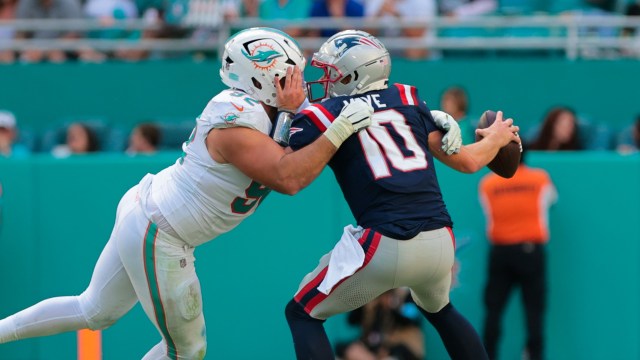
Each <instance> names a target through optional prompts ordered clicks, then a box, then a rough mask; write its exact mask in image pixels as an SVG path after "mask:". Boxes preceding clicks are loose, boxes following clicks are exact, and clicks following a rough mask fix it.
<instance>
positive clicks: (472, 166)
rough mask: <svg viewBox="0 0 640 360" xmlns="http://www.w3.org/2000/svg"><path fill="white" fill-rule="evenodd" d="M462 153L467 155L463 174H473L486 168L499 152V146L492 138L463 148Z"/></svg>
mask: <svg viewBox="0 0 640 360" xmlns="http://www.w3.org/2000/svg"><path fill="white" fill-rule="evenodd" d="M463 149H464V152H465V153H466V154H467V155H468V156H466V161H465V170H467V171H464V172H468V173H474V172H477V171H479V170H480V169H482V168H483V167H485V166H487V164H489V163H490V162H491V160H493V158H495V157H496V155H497V154H498V151H499V150H500V145H499V143H498V142H497V141H496V139H494V138H493V137H492V136H489V137H486V138H484V139H482V140H481V141H478V142H475V143H473V144H469V145H466V146H463Z"/></svg>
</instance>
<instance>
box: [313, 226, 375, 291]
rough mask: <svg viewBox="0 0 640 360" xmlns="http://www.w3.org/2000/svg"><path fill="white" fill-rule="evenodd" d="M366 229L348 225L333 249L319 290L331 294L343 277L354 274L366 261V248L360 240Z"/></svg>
mask: <svg viewBox="0 0 640 360" xmlns="http://www.w3.org/2000/svg"><path fill="white" fill-rule="evenodd" d="M363 232H364V229H362V227H360V226H358V227H353V226H351V225H347V226H345V227H344V232H343V233H342V237H341V238H340V241H338V243H337V244H336V246H334V247H333V250H332V251H331V259H330V260H329V268H328V269H327V274H326V275H325V277H324V280H322V282H321V283H320V285H318V291H320V292H321V293H323V294H325V295H329V293H330V292H331V290H332V289H333V287H334V286H335V285H336V284H337V283H339V282H340V281H341V280H342V279H344V278H346V277H348V276H351V275H353V274H354V273H355V272H356V271H357V270H358V269H359V268H360V267H361V266H362V264H363V263H364V250H362V246H361V245H360V243H359V242H358V239H360V238H361V237H362V233H363Z"/></svg>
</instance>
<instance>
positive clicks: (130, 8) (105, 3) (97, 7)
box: [83, 0, 138, 61]
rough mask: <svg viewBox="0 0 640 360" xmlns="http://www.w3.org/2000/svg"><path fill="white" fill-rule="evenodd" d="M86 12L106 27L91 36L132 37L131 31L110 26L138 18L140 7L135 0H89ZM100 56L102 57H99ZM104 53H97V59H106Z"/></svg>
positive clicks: (84, 7) (104, 37) (85, 4)
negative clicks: (116, 22)
mask: <svg viewBox="0 0 640 360" xmlns="http://www.w3.org/2000/svg"><path fill="white" fill-rule="evenodd" d="M83 12H84V14H85V15H86V16H87V17H88V18H90V19H97V20H99V21H100V23H101V24H102V25H103V26H104V27H105V29H104V30H98V31H91V32H90V33H88V34H87V36H88V37H89V38H97V39H121V40H122V39H130V38H131V36H132V34H138V32H137V31H134V32H131V31H128V30H123V29H113V28H110V27H111V26H112V24H113V22H115V21H119V20H125V19H136V18H138V7H137V5H136V2H135V1H134V0H87V1H86V2H85V3H84V6H83ZM98 56H99V57H100V58H98ZM106 57H107V56H106V55H104V54H102V53H97V54H96V58H95V59H96V61H98V60H104V59H106Z"/></svg>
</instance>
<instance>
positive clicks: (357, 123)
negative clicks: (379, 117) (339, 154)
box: [324, 98, 373, 148]
mask: <svg viewBox="0 0 640 360" xmlns="http://www.w3.org/2000/svg"><path fill="white" fill-rule="evenodd" d="M372 115H373V107H371V105H369V104H368V103H367V102H366V101H364V100H362V99H359V98H356V99H353V100H351V102H350V103H348V104H347V105H345V106H344V107H343V108H342V111H341V112H340V115H338V117H337V118H336V119H335V120H334V121H333V123H331V126H329V128H328V129H327V130H326V131H325V132H324V135H325V136H326V137H327V138H329V140H330V141H331V142H332V143H333V145H335V146H336V148H338V147H340V145H341V144H342V143H343V142H344V141H345V140H347V138H348V137H349V136H351V134H354V133H356V132H358V131H360V130H362V129H364V128H366V127H367V126H369V125H371V116H372Z"/></svg>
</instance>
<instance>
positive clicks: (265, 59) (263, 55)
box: [242, 42, 284, 70]
mask: <svg viewBox="0 0 640 360" xmlns="http://www.w3.org/2000/svg"><path fill="white" fill-rule="evenodd" d="M242 55H244V56H245V57H246V58H247V59H249V60H250V61H252V62H253V66H255V67H256V69H263V70H269V69H271V68H272V67H274V66H275V65H276V61H277V60H276V59H277V58H279V57H282V56H284V55H283V54H281V53H279V52H277V51H276V50H274V49H273V47H272V46H271V45H269V44H267V43H264V42H262V43H259V44H258V45H256V46H255V47H254V48H253V49H252V50H251V52H248V51H246V50H245V49H242Z"/></svg>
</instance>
